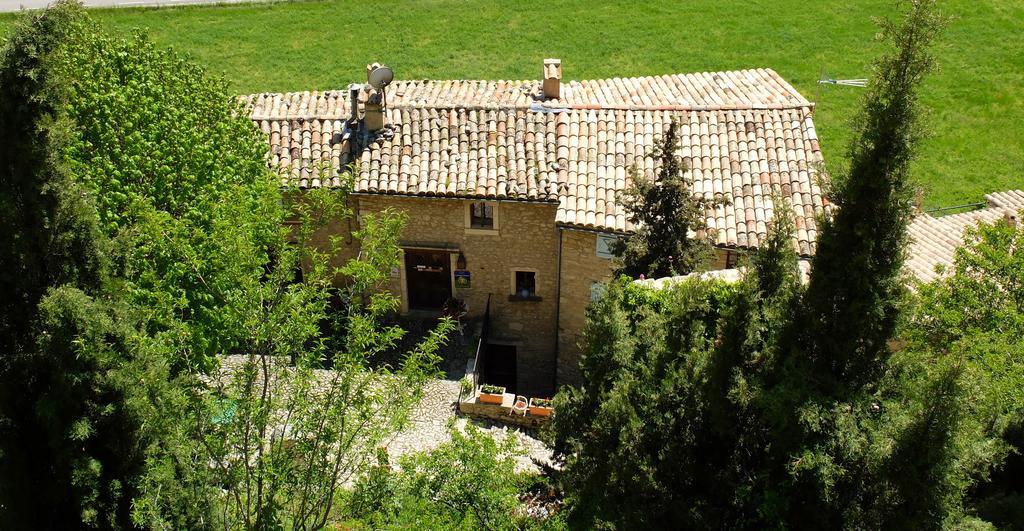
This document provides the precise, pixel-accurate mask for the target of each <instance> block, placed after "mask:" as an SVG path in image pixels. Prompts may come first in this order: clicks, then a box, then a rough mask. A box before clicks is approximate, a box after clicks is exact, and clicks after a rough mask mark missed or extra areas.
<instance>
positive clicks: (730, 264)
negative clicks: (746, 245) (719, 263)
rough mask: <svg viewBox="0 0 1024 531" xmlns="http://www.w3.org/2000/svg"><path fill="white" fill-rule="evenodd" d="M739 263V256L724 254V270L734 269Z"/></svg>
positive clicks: (731, 253) (732, 253) (736, 254)
mask: <svg viewBox="0 0 1024 531" xmlns="http://www.w3.org/2000/svg"><path fill="white" fill-rule="evenodd" d="M738 262H739V254H738V253H735V252H733V251H726V252H725V268H726V269H735V268H736V264H737V263H738Z"/></svg>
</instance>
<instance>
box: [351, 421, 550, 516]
mask: <svg viewBox="0 0 1024 531" xmlns="http://www.w3.org/2000/svg"><path fill="white" fill-rule="evenodd" d="M448 433H449V435H450V437H451V440H450V441H449V442H446V443H444V444H441V445H440V446H438V447H437V448H435V449H433V450H430V451H426V452H419V453H415V454H411V455H407V456H404V457H402V458H401V459H400V461H399V463H398V469H397V470H391V467H390V466H389V465H388V462H387V460H386V459H382V460H381V462H380V465H379V466H377V467H376V468H373V469H372V470H370V471H369V472H368V473H366V474H364V475H362V476H361V477H360V479H359V481H358V482H357V483H356V486H355V488H354V489H353V492H352V494H351V499H350V515H351V516H352V517H353V518H355V519H356V521H358V522H361V523H362V524H365V525H367V526H368V527H370V528H373V529H381V528H388V529H407V528H424V527H429V528H433V529H523V528H527V527H536V526H541V525H542V526H545V528H557V526H558V521H557V519H554V518H552V519H550V521H548V522H530V521H528V520H527V519H526V517H525V516H522V515H517V512H518V511H519V496H520V494H522V492H523V491H524V490H525V488H526V487H527V486H528V484H529V483H530V482H531V478H530V477H528V476H527V475H526V474H523V473H519V472H516V469H515V468H516V461H515V456H516V455H518V454H520V453H521V452H522V449H521V448H519V445H518V443H517V442H516V441H515V439H514V438H513V437H512V436H511V435H508V436H506V437H505V438H504V439H502V440H500V441H499V440H495V438H494V437H492V436H491V435H490V434H488V433H487V432H484V431H482V430H481V429H480V428H477V427H476V426H474V425H473V424H467V425H466V428H465V432H463V431H461V430H459V429H458V428H457V427H455V426H454V423H453V424H451V425H449V427H448Z"/></svg>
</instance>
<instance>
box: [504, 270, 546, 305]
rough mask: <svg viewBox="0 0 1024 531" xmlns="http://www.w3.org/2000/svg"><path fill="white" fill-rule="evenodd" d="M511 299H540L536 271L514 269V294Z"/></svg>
mask: <svg viewBox="0 0 1024 531" xmlns="http://www.w3.org/2000/svg"><path fill="white" fill-rule="evenodd" d="M509 299H510V300H540V297H538V296H537V273H536V272H535V271H522V270H516V271H512V294H511V295H509Z"/></svg>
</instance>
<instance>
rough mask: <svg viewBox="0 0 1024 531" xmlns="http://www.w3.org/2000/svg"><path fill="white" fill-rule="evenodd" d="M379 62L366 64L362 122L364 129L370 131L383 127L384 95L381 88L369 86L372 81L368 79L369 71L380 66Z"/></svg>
mask: <svg viewBox="0 0 1024 531" xmlns="http://www.w3.org/2000/svg"><path fill="white" fill-rule="evenodd" d="M381 66H383V65H381V64H380V63H370V64H368V65H366V80H367V86H366V92H367V96H366V103H365V104H364V105H363V124H365V125H366V129H367V130H368V131H370V132H373V131H379V130H381V129H383V128H384V100H383V97H384V95H383V94H382V90H378V89H374V88H372V87H371V86H370V83H373V81H371V80H370V73H372V72H373V71H374V70H376V69H378V68H380V67H381Z"/></svg>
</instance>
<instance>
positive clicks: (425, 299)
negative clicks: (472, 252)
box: [405, 249, 452, 310]
mask: <svg viewBox="0 0 1024 531" xmlns="http://www.w3.org/2000/svg"><path fill="white" fill-rule="evenodd" d="M405 282H406V287H407V288H408V290H409V308H410V309H413V310H440V309H441V308H442V307H443V306H444V302H445V301H446V300H448V298H449V297H451V296H452V272H451V257H450V255H449V254H448V253H446V252H442V251H420V250H412V249H406V251H405Z"/></svg>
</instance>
